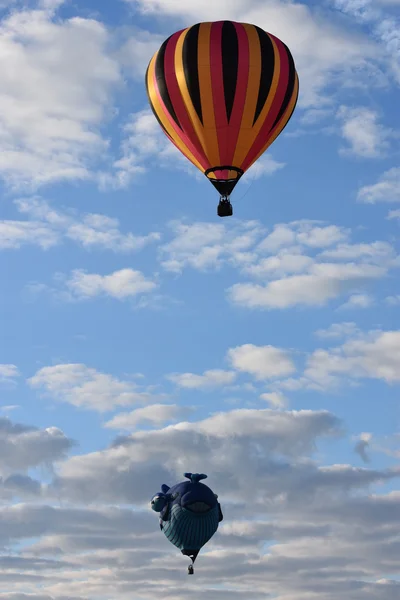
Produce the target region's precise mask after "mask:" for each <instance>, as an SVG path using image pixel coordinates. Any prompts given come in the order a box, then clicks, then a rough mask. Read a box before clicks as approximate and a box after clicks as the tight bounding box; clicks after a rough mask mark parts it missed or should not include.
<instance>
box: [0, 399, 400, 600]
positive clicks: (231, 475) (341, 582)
mask: <svg viewBox="0 0 400 600" xmlns="http://www.w3.org/2000/svg"><path fill="white" fill-rule="evenodd" d="M342 433H343V432H342V431H341V422H340V421H339V420H338V419H337V418H336V417H335V416H334V415H332V414H331V413H329V412H327V411H310V410H309V411H287V412H286V411H282V410H281V411H277V410H234V411H229V412H225V413H220V414H216V415H213V416H212V417H209V418H207V419H204V420H202V421H200V422H197V423H187V422H185V423H179V424H176V425H170V426H168V427H165V428H164V429H161V430H156V431H154V430H151V431H136V432H135V433H133V434H132V435H127V436H123V437H122V436H120V437H119V438H118V439H117V440H116V442H115V443H114V444H113V445H112V446H111V447H108V448H106V449H104V450H102V451H98V452H90V453H89V454H81V455H78V456H74V457H72V458H71V459H69V460H66V461H65V462H63V463H62V464H60V465H59V466H57V472H56V475H55V480H54V483H53V484H50V485H48V486H47V485H43V486H42V498H41V502H40V503H39V502H37V499H36V502H35V503H20V504H17V505H14V506H10V505H9V503H3V505H1V506H0V546H1V547H2V548H3V557H2V564H3V566H4V567H7V569H6V570H7V573H6V574H7V583H6V584H5V586H3V590H4V589H5V590H6V591H4V592H2V593H1V594H0V597H1V596H2V597H4V598H5V599H6V598H7V600H8V599H9V598H11V599H14V598H15V600H27V598H26V597H27V596H29V595H31V596H32V597H34V598H35V600H36V599H37V600H48V599H49V598H52V599H54V600H65V598H66V597H68V598H71V600H72V599H74V600H83V598H81V590H82V581H84V582H85V596H87V597H90V598H96V597H101V596H106V597H110V598H111V597H112V598H114V599H115V600H127V598H128V597H129V595H130V594H131V590H132V586H134V587H135V590H136V592H137V593H138V594H139V595H141V596H146V597H147V598H149V599H150V600H152V599H153V598H155V596H156V594H155V591H154V589H155V587H156V588H157V589H158V588H159V586H160V585H163V586H164V588H165V594H164V595H166V596H167V597H168V596H174V598H176V599H177V600H184V598H185V593H186V592H185V590H181V589H180V588H179V589H178V588H177V587H176V579H177V578H179V577H180V576H182V569H183V570H186V565H185V562H184V561H183V559H182V557H181V559H182V560H181V559H180V558H179V557H180V553H179V551H177V550H176V549H175V548H174V547H173V546H172V545H171V544H169V543H168V542H167V540H165V539H164V537H163V536H162V534H161V533H160V531H159V529H158V521H157V516H156V515H154V514H152V513H151V511H150V510H149V509H148V502H149V499H150V498H151V496H152V495H153V494H154V493H155V492H157V491H158V490H159V486H160V484H161V483H167V484H168V485H172V484H173V483H175V482H176V481H180V480H182V473H183V471H185V470H186V469H187V465H188V464H189V465H190V466H191V469H192V470H194V471H196V470H199V471H200V470H204V465H205V464H206V465H207V469H206V472H207V474H208V475H209V479H208V480H207V484H209V485H210V486H211V488H212V489H213V491H215V492H216V493H218V495H219V500H220V501H221V504H222V510H223V512H224V516H225V519H224V521H223V522H222V523H221V524H220V527H219V530H218V532H217V534H216V535H215V536H214V537H213V538H212V540H211V541H210V542H209V543H208V544H207V546H206V547H205V548H203V549H202V552H201V554H200V557H199V559H198V561H199V562H198V568H199V569H204V570H205V571H206V572H207V573H208V576H209V577H210V578H211V579H210V580H212V585H209V584H207V583H206V584H205V586H204V589H203V592H204V596H205V597H206V596H207V597H208V596H209V597H213V598H215V595H216V594H215V588H216V586H217V587H220V588H221V589H222V588H223V587H226V585H227V581H229V586H230V589H229V590H228V592H227V594H225V593H222V595H221V594H217V596H221V598H222V597H225V596H227V595H229V596H230V597H231V596H232V594H233V595H234V596H235V597H236V599H237V600H245V598H248V597H249V594H252V595H253V596H254V595H256V596H260V597H261V596H262V595H263V594H264V592H265V570H266V567H267V569H268V582H269V583H268V585H269V593H270V594H271V596H274V597H276V598H277V599H278V598H279V600H281V599H282V600H283V599H285V600H287V599H290V600H300V599H301V600H303V597H304V598H306V597H307V598H310V597H315V598H320V597H321V598H322V597H323V598H324V600H325V598H326V600H332V599H333V598H334V596H335V594H336V595H337V589H338V587H340V589H341V590H342V592H343V593H344V594H347V595H348V596H349V597H351V598H352V600H353V598H354V600H388V598H393V599H394V598H396V592H397V590H396V587H395V586H396V582H395V581H394V580H393V581H390V580H389V579H385V580H384V579H382V577H383V575H385V574H387V573H393V577H396V576H397V574H398V561H397V557H396V554H395V551H396V542H395V540H396V538H397V537H398V534H399V532H400V529H399V523H398V511H399V506H400V504H399V503H400V494H399V493H398V492H392V493H391V494H390V493H389V494H388V493H386V494H385V493H384V492H382V490H379V488H378V486H379V485H380V484H381V483H385V482H387V483H389V484H393V482H394V480H395V478H396V477H398V476H399V472H398V470H396V469H387V470H385V469H382V470H377V469H370V468H366V467H363V468H360V467H353V466H352V465H350V464H347V465H346V464H345V465H343V464H334V463H333V464H332V463H330V462H329V463H328V464H325V463H324V464H319V463H317V462H315V460H313V458H314V457H315V454H316V452H315V451H316V448H318V445H319V442H320V440H322V439H324V438H329V439H330V444H329V446H328V447H331V446H332V443H333V442H334V440H335V437H338V436H340V435H342ZM325 448H326V446H325ZM324 453H325V452H324ZM14 483H17V482H16V481H14ZM371 488H372V489H371ZM377 489H378V490H379V495H378V494H377V493H374V491H375V490H377ZM52 494H54V496H52ZM57 496H58V497H59V498H60V499H61V500H62V501H63V502H62V504H61V503H59V502H57V501H55V500H56V497H57ZM25 497H27V496H25ZM105 503H107V504H108V506H104V504H105ZM121 504H128V505H129V507H127V508H125V507H123V506H121ZM132 506H133V508H134V510H132ZM266 507H267V512H268V515H267V516H268V518H267V517H266ZM157 532H158V533H157ZM327 536H328V537H329V544H327V543H326V540H327ZM371 539H373V540H374V543H373V544H371V543H370V540H371ZM26 542H28V544H27V543H26ZM266 544H268V547H267V548H266V549H265V546H266ZM9 548H11V549H12V553H11V551H9ZM186 562H187V561H186ZM196 564H197V563H196ZM249 564H250V565H251V568H250V569H249ZM154 565H157V567H158V568H157V569H155V568H154ZM288 571H290V572H291V573H293V577H289V578H288V577H287V573H288ZM60 572H61V573H62V576H60ZM32 573H34V575H32ZM377 582H378V583H377ZM379 587H381V588H382V590H383V591H382V592H381V593H380V592H379V591H377V589H378V588H379ZM9 590H10V591H9ZM321 594H322V596H321ZM186 595H187V594H186Z"/></svg>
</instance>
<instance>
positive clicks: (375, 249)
mask: <svg viewBox="0 0 400 600" xmlns="http://www.w3.org/2000/svg"><path fill="white" fill-rule="evenodd" d="M320 257H321V258H330V259H332V258H333V259H335V260H360V259H361V260H367V261H368V262H371V263H375V264H380V265H384V264H388V265H395V264H396V262H398V257H397V255H396V252H395V249H394V248H393V246H392V245H391V244H389V243H388V242H372V243H370V244H339V245H338V246H337V247H336V248H330V249H329V250H324V252H322V253H321V254H320Z"/></svg>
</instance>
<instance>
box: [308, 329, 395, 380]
mask: <svg viewBox="0 0 400 600" xmlns="http://www.w3.org/2000/svg"><path fill="white" fill-rule="evenodd" d="M304 378H305V379H303V380H302V384H304V386H305V387H311V388H312V387H314V388H315V389H327V388H329V387H332V386H333V387H335V386H336V385H337V384H339V383H341V382H343V381H345V380H348V381H350V380H351V379H354V380H358V379H381V380H383V381H385V382H386V383H389V384H393V383H396V382H399V381H400V331H372V332H370V333H368V334H364V335H359V336H357V337H356V338H354V339H350V340H348V341H346V342H345V343H344V344H343V345H342V346H338V347H336V348H331V349H329V350H322V349H318V350H316V351H315V352H313V353H312V354H311V356H310V357H309V358H308V360H307V366H306V369H305V371H304Z"/></svg>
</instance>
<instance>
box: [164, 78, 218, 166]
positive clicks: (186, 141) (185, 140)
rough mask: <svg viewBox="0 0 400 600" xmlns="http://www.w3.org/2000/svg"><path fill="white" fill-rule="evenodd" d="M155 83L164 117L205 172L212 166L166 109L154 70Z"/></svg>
mask: <svg viewBox="0 0 400 600" xmlns="http://www.w3.org/2000/svg"><path fill="white" fill-rule="evenodd" d="M153 83H154V88H155V90H156V93H157V97H158V100H159V102H160V104H161V107H162V109H163V112H164V115H165V116H166V117H167V119H168V121H169V124H170V125H171V127H172V129H173V130H174V131H175V133H176V134H177V135H178V137H179V138H180V139H181V140H182V141H183V143H184V144H185V145H186V146H187V147H188V149H189V150H190V151H191V153H192V154H193V156H195V158H196V159H197V160H198V161H199V163H200V164H201V165H202V167H203V169H204V170H206V169H208V168H209V167H210V164H209V163H208V162H205V161H204V157H203V156H199V153H198V152H197V150H196V148H195V147H194V146H193V144H192V143H191V141H190V140H189V139H188V138H187V136H186V135H185V134H184V133H183V131H182V130H181V129H180V128H179V127H178V125H177V124H176V123H175V121H174V119H173V118H172V117H171V115H170V114H169V112H168V110H167V108H166V106H165V104H164V102H163V99H162V97H161V94H160V90H159V89H158V82H157V79H156V71H155V69H154V74H153ZM175 145H176V144H175ZM178 150H179V151H180V152H182V154H183V155H184V156H186V155H185V153H184V152H183V151H182V150H181V149H180V148H178ZM186 158H187V157H186Z"/></svg>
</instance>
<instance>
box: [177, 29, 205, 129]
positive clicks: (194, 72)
mask: <svg viewBox="0 0 400 600" xmlns="http://www.w3.org/2000/svg"><path fill="white" fill-rule="evenodd" d="M200 25H201V23H198V24H197V25H193V27H191V28H190V29H189V31H188V32H187V34H186V37H185V40H184V42H183V48H182V59H183V72H184V73H185V79H186V84H187V86H188V90H189V95H190V98H191V100H192V102H193V106H194V108H195V111H196V113H197V116H198V117H199V119H200V122H201V124H203V111H202V109H201V97H200V81H199V63H198V59H199V31H200Z"/></svg>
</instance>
